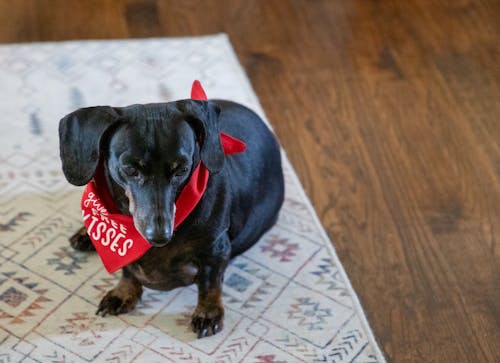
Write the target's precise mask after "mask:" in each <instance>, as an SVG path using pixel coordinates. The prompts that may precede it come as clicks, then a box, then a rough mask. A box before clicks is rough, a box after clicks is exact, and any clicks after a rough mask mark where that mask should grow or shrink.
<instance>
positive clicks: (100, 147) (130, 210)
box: [59, 99, 284, 338]
mask: <svg viewBox="0 0 500 363" xmlns="http://www.w3.org/2000/svg"><path fill="white" fill-rule="evenodd" d="M220 132H224V133H227V134H229V135H231V136H233V137H235V138H238V139H240V140H242V141H243V142H244V143H245V144H246V150H245V151H244V152H242V153H239V154H234V155H225V154H224V152H223V150H222V147H221V141H220ZM59 138H60V154H61V161H62V169H63V172H64V175H65V177H66V179H67V180H68V182H69V183H71V184H73V185H76V186H82V185H85V184H87V183H88V182H89V181H91V179H92V178H93V176H94V174H95V173H96V171H97V169H98V168H102V171H103V174H104V177H105V180H106V184H107V187H108V190H109V191H110V194H111V195H112V198H113V202H114V204H115V206H116V208H117V209H118V210H119V211H120V213H122V214H124V215H128V216H131V217H132V218H133V222H134V225H135V227H136V229H137V231H138V232H139V233H140V235H142V236H143V237H144V238H145V239H146V240H147V241H148V242H149V244H151V246H152V247H151V248H150V249H149V250H147V252H146V253H145V254H144V255H143V256H141V257H140V258H139V259H137V260H136V261H134V262H132V263H130V264H129V265H126V266H124V267H123V268H122V276H121V279H120V280H119V282H118V284H117V286H116V287H115V288H113V289H112V290H111V291H109V292H108V293H107V294H106V295H105V296H104V298H103V299H102V300H101V302H100V303H99V306H98V310H97V312H96V314H99V315H102V316H105V315H106V314H111V315H118V314H122V313H127V312H129V311H131V310H132V309H134V307H135V305H136V303H137V301H138V300H139V299H140V297H141V294H142V291H143V286H145V287H148V288H151V289H155V290H164V291H166V290H171V289H174V288H176V287H180V286H187V285H191V284H193V283H194V284H196V285H197V287H198V302H197V306H196V308H195V310H194V312H193V314H192V319H191V327H192V329H193V332H194V333H195V334H196V335H197V337H198V338H202V337H205V336H210V335H213V334H216V333H218V332H219V331H220V330H221V329H222V328H223V318H224V307H223V304H222V298H221V297H222V286H223V279H224V271H225V269H226V267H227V265H228V262H229V260H230V259H231V258H233V257H235V256H237V255H239V254H241V253H243V252H244V251H246V250H247V249H248V248H250V247H251V246H253V245H254V244H255V243H256V242H257V241H258V240H259V238H260V237H261V236H262V235H263V234H264V233H265V232H266V231H267V230H269V229H270V228H271V227H272V226H273V225H274V224H275V222H276V220H277V218H278V213H279V210H280V208H281V206H282V204H283V199H284V181H283V171H282V167H281V155H280V148H279V145H278V142H277V140H276V138H275V136H274V135H273V133H272V132H271V131H270V130H269V129H268V127H267V126H266V125H265V124H264V122H263V121H262V120H261V119H260V117H259V116H258V115H257V114H256V113H254V112H253V111H251V110H250V109H248V108H246V107H245V106H242V105H240V104H237V103H234V102H231V101H223V100H210V101H200V100H191V99H186V100H180V101H174V102H168V103H155V104H144V105H131V106H127V107H110V106H97V107H88V108H81V109H78V110H76V111H74V112H72V113H70V114H68V115H66V116H65V117H64V118H62V119H61V121H60V123H59ZM200 162H201V163H202V164H203V165H204V166H205V167H206V169H208V171H209V179H208V183H207V186H206V190H205V193H204V194H203V197H202V198H201V200H200V202H199V203H198V204H197V205H196V207H195V208H194V210H193V211H192V212H191V214H189V216H188V217H187V218H186V219H185V220H184V222H182V224H180V225H179V226H178V227H177V229H175V230H174V227H173V221H174V217H175V213H176V209H175V201H176V198H177V197H178V196H179V194H180V191H181V190H182V188H183V186H184V185H186V183H187V182H188V180H189V179H190V176H191V174H192V173H193V171H194V169H195V167H196V166H197V165H198V164H199V163H200ZM70 243H71V245H72V246H73V247H74V248H75V249H78V250H83V251H86V250H92V249H93V245H92V243H91V241H90V239H89V236H88V235H87V234H86V231H85V229H82V230H80V231H79V232H77V233H76V234H75V235H74V236H73V237H71V238H70Z"/></svg>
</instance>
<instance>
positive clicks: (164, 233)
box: [144, 226, 173, 247]
mask: <svg viewBox="0 0 500 363" xmlns="http://www.w3.org/2000/svg"><path fill="white" fill-rule="evenodd" d="M172 235H173V231H172V230H171V228H169V227H167V226H165V227H163V228H159V227H158V226H149V227H146V229H145V231H144V237H145V238H146V239H147V240H148V242H149V243H151V245H152V246H154V247H163V246H165V245H166V244H167V243H168V242H169V241H170V240H171V239H172Z"/></svg>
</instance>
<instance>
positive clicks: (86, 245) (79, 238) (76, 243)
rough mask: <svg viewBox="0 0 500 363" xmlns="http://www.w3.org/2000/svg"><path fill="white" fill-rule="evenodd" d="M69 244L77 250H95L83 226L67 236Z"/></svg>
mask: <svg viewBox="0 0 500 363" xmlns="http://www.w3.org/2000/svg"><path fill="white" fill-rule="evenodd" d="M69 244H70V245H71V247H73V248H74V249H75V250H78V251H84V252H85V251H95V247H94V245H93V244H92V242H91V241H90V237H89V235H88V234H87V230H86V229H85V227H82V228H80V229H79V230H78V232H76V233H75V234H74V235H72V236H71V237H70V238H69Z"/></svg>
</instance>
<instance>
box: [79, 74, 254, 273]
mask: <svg viewBox="0 0 500 363" xmlns="http://www.w3.org/2000/svg"><path fill="white" fill-rule="evenodd" d="M191 99H193V100H203V101H206V100H207V96H206V94H205V91H204V90H203V88H202V86H201V84H200V82H199V81H194V82H193V86H192V89H191ZM220 136H221V144H222V148H223V149H224V153H225V154H226V155H229V154H235V153H240V152H243V151H245V149H246V145H245V143H244V142H242V141H241V140H238V139H236V138H234V137H232V136H229V135H227V134H225V133H223V132H221V133H220ZM208 177H209V171H208V169H207V168H206V167H205V166H204V165H203V163H201V162H200V163H199V164H198V166H197V167H196V168H195V170H194V171H193V173H192V174H191V178H190V179H189V181H188V183H187V184H186V185H185V186H184V188H183V189H182V191H181V193H180V195H179V197H178V198H177V200H176V202H175V208H176V213H175V220H174V228H177V227H178V226H179V225H180V224H181V223H182V222H183V221H184V220H185V219H186V218H187V216H189V214H190V213H191V212H192V211H193V210H194V208H195V207H196V206H197V205H198V202H199V201H200V200H201V198H202V196H203V193H204V192H205V189H206V188H207V182H208ZM81 208H82V215H83V223H84V225H85V228H86V229H87V233H88V235H89V237H90V240H91V241H92V243H93V244H94V246H95V248H96V250H97V252H98V254H99V257H101V260H102V263H103V264H104V267H105V268H106V270H107V271H108V272H109V273H113V272H115V271H116V270H118V269H119V268H121V267H123V266H125V265H128V264H129V263H131V262H133V261H135V260H137V259H138V258H139V257H141V256H142V255H144V253H146V251H147V250H149V249H150V248H151V245H150V244H149V242H148V241H147V240H146V239H144V238H143V237H142V236H141V234H140V233H139V232H138V231H137V230H136V228H135V226H134V221H133V219H132V217H130V216H126V215H123V214H119V212H118V210H117V209H116V207H115V206H114V204H113V199H112V197H111V195H110V193H109V191H108V188H107V184H106V180H105V179H104V175H103V173H102V168H98V170H97V172H96V174H95V175H94V178H93V179H92V181H90V183H88V184H87V186H86V188H85V190H84V192H83V195H82V202H81Z"/></svg>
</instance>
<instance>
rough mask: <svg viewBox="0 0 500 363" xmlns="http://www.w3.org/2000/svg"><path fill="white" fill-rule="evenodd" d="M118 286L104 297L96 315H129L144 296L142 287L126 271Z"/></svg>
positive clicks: (124, 270)
mask: <svg viewBox="0 0 500 363" xmlns="http://www.w3.org/2000/svg"><path fill="white" fill-rule="evenodd" d="M122 272H123V274H122V278H121V279H120V281H119V282H118V285H116V286H115V288H114V289H113V290H111V291H108V293H107V294H106V295H105V296H104V298H103V299H102V300H101V302H100V303H99V307H98V308H97V311H96V315H101V316H106V315H107V314H111V315H118V314H124V313H128V312H129V311H132V310H133V309H134V308H135V305H136V304H137V301H139V299H140V298H141V295H142V285H141V284H140V282H139V281H138V280H137V279H136V278H135V277H134V276H132V275H131V274H130V273H129V272H127V270H126V269H123V270H122Z"/></svg>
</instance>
